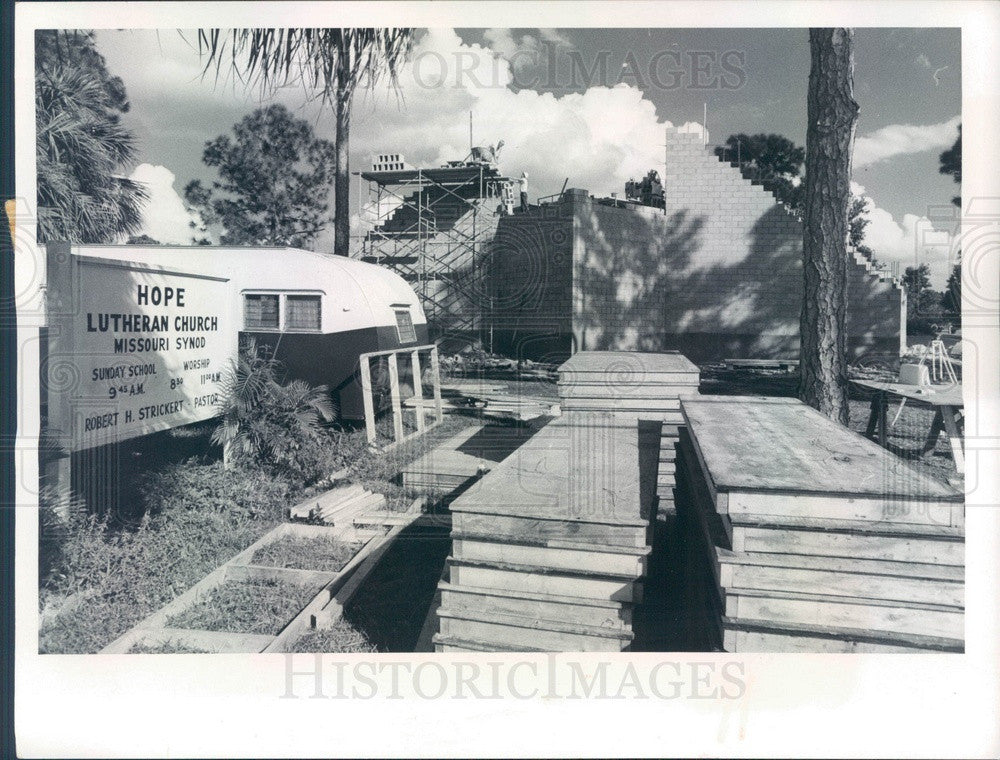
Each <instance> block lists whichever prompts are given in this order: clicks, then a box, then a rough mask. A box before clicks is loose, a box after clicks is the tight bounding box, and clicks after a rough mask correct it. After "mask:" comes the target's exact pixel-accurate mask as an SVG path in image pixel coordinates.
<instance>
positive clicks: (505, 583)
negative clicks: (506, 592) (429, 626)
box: [448, 558, 642, 602]
mask: <svg viewBox="0 0 1000 760" xmlns="http://www.w3.org/2000/svg"><path fill="white" fill-rule="evenodd" d="M448 568H449V573H450V574H449V578H450V580H451V583H452V584H454V585H458V586H479V587H482V588H497V589H510V591H512V592H515V593H518V592H523V591H527V592H530V593H535V594H555V595H557V596H578V597H581V598H585V599H609V600H612V601H617V602H639V601H641V597H642V584H641V583H638V582H636V581H634V580H632V579H625V578H620V579H619V578H607V577H602V576H582V575H578V574H571V573H568V572H564V573H561V574H557V573H552V572H545V568H538V567H530V566H515V565H490V564H486V563H470V562H464V561H460V560H455V559H454V558H449V559H448Z"/></svg>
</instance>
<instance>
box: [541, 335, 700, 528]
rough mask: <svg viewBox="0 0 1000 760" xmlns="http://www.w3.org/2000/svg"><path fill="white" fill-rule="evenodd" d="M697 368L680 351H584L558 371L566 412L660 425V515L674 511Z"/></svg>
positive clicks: (561, 395)
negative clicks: (685, 409)
mask: <svg viewBox="0 0 1000 760" xmlns="http://www.w3.org/2000/svg"><path fill="white" fill-rule="evenodd" d="M699 380H700V374H699V371H698V367H697V366H695V365H694V364H692V363H691V362H690V361H689V360H688V359H687V358H686V357H685V356H683V355H682V354H680V353H677V352H676V351H672V352H667V353H658V354H652V353H632V352H628V351H581V352H580V353H578V354H575V355H574V356H573V357H572V358H570V359H569V360H568V361H567V362H566V363H565V364H563V365H562V366H561V367H560V368H559V395H560V397H561V399H562V401H561V408H562V410H563V411H565V412H570V411H593V410H602V411H613V412H616V413H617V414H619V415H622V416H626V417H630V418H632V419H639V420H644V421H652V422H655V423H658V424H660V425H661V431H660V435H661V437H662V438H661V443H660V447H659V448H660V459H659V468H658V473H657V489H656V493H657V496H658V497H659V511H660V512H661V513H668V514H669V513H672V512H673V503H674V498H673V489H674V469H675V463H674V460H675V454H674V452H675V445H676V443H677V436H678V428H679V426H680V425H681V423H682V417H681V411H680V399H682V398H687V397H690V396H697V395H698V383H699Z"/></svg>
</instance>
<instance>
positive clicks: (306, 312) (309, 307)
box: [285, 296, 320, 331]
mask: <svg viewBox="0 0 1000 760" xmlns="http://www.w3.org/2000/svg"><path fill="white" fill-rule="evenodd" d="M319 299H320V297H319V296H285V329H286V330H312V331H316V330H319V329H320V305H319Z"/></svg>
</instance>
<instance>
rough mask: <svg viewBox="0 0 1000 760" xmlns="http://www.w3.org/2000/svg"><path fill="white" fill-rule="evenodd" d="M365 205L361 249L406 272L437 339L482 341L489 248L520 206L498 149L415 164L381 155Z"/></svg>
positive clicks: (366, 175)
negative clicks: (440, 162)
mask: <svg viewBox="0 0 1000 760" xmlns="http://www.w3.org/2000/svg"><path fill="white" fill-rule="evenodd" d="M361 178H362V179H363V180H365V181H366V182H367V183H368V199H367V202H366V204H365V212H366V213H367V215H368V217H369V220H370V221H371V222H372V223H373V225H374V226H373V228H372V229H370V230H369V231H368V232H367V233H366V234H365V235H364V237H363V238H362V240H361V241H360V247H359V249H358V250H357V251H356V252H355V255H356V256H358V257H359V258H361V259H362V260H363V261H367V262H371V263H374V264H381V265H383V266H387V267H389V268H391V269H393V270H394V271H395V272H396V273H398V274H399V275H400V276H402V277H403V279H405V280H406V281H407V282H408V283H409V284H410V285H411V287H412V288H413V289H414V290H415V291H416V293H417V295H418V296H419V297H420V301H421V305H422V306H423V309H424V313H425V314H426V316H427V324H428V328H429V331H430V335H431V338H432V339H433V340H437V341H441V342H443V343H444V344H445V345H450V346H456V345H461V344H467V343H470V342H472V343H478V342H480V340H481V339H482V336H483V331H484V330H485V329H486V320H487V319H488V315H489V313H490V309H489V299H488V296H487V291H488V287H487V282H486V274H487V269H488V267H487V262H488V261H489V247H490V245H491V244H492V241H493V238H494V236H495V234H496V230H497V224H498V222H499V220H500V217H501V215H503V214H505V213H508V212H509V211H511V209H512V207H513V197H514V196H513V183H514V181H513V180H511V179H509V178H506V177H504V176H502V175H501V174H500V172H499V171H498V169H497V166H496V149H495V148H494V149H489V150H487V149H483V148H477V149H474V150H473V151H472V154H471V156H470V157H469V160H466V161H451V162H449V163H448V164H447V165H445V166H442V167H437V168H429V169H421V168H416V169H414V168H410V167H408V166H407V165H406V163H405V162H404V161H403V160H402V157H401V156H399V155H398V154H382V155H379V156H377V157H376V161H375V162H374V163H373V165H372V169H371V171H367V172H362V174H361Z"/></svg>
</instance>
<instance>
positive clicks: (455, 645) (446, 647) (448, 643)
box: [433, 633, 545, 652]
mask: <svg viewBox="0 0 1000 760" xmlns="http://www.w3.org/2000/svg"><path fill="white" fill-rule="evenodd" d="M433 641H434V651H435V652H544V651H545V650H544V649H538V648H536V647H531V646H528V645H524V646H519V647H512V646H511V647H501V646H497V645H496V644H493V643H487V642H483V641H471V640H468V639H460V638H458V637H457V636H445V635H443V634H440V633H435V634H434V639H433Z"/></svg>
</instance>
